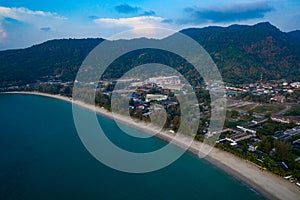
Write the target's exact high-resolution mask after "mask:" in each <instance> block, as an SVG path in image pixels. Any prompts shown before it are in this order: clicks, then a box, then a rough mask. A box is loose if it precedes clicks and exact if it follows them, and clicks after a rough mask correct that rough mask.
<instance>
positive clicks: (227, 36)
mask: <svg viewBox="0 0 300 200" xmlns="http://www.w3.org/2000/svg"><path fill="white" fill-rule="evenodd" d="M182 32H183V33H185V34H187V35H189V36H190V37H192V38H194V39H195V40H197V41H198V42H199V43H200V44H201V45H203V47H204V48H205V49H206V50H207V51H208V52H209V54H210V55H211V57H212V58H213V60H214V61H215V62H216V64H217V66H218V67H219V69H220V70H221V72H222V76H223V78H224V79H225V80H227V81H230V82H234V81H236V82H253V81H255V80H259V79H260V75H261V73H263V78H264V79H266V80H268V79H282V78H283V79H288V80H297V79H298V80H299V77H300V31H293V32H290V33H284V32H281V31H280V30H279V29H278V28H276V27H275V26H273V25H271V24H270V23H268V22H265V23H259V24H256V25H254V26H242V25H232V26H229V27H227V28H222V27H208V28H203V29H186V30H183V31H182Z"/></svg>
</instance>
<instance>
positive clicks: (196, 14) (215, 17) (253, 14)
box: [181, 1, 273, 24]
mask: <svg viewBox="0 0 300 200" xmlns="http://www.w3.org/2000/svg"><path fill="white" fill-rule="evenodd" d="M272 10H273V8H272V7H271V6H269V5H268V3H267V2H266V1H257V2H251V3H238V4H233V5H230V6H222V7H206V8H199V7H188V8H185V12H186V13H188V15H189V16H188V18H186V19H183V20H181V22H182V23H192V24H196V23H205V22H214V23H219V22H235V21H243V20H250V19H259V18H263V17H264V16H265V14H266V13H267V12H270V11H272Z"/></svg>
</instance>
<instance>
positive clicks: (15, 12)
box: [0, 6, 66, 21]
mask: <svg viewBox="0 0 300 200" xmlns="http://www.w3.org/2000/svg"><path fill="white" fill-rule="evenodd" d="M4 17H5V18H11V19H15V20H19V21H31V20H30V19H32V17H51V18H54V19H66V18H64V17H62V16H59V15H58V14H57V13H52V12H44V11H40V10H38V11H33V10H29V9H27V8H22V7H21V8H15V7H12V8H9V7H2V6H0V18H4Z"/></svg>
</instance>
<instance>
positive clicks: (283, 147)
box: [274, 140, 292, 160]
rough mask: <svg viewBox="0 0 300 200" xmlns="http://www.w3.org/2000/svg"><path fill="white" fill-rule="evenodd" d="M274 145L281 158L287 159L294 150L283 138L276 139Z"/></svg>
mask: <svg viewBox="0 0 300 200" xmlns="http://www.w3.org/2000/svg"><path fill="white" fill-rule="evenodd" d="M274 146H275V153H276V155H277V156H278V158H279V159H280V160H283V159H286V158H287V157H288V155H289V153H290V152H291V150H292V147H291V145H290V144H289V143H287V142H285V141H282V140H275V142H274Z"/></svg>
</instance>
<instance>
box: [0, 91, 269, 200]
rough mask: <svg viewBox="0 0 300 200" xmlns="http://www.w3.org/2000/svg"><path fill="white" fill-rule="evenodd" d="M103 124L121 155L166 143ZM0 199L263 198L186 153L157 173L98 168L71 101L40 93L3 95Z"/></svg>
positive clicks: (106, 121)
mask: <svg viewBox="0 0 300 200" xmlns="http://www.w3.org/2000/svg"><path fill="white" fill-rule="evenodd" d="M82 112H90V111H88V110H85V109H82ZM98 121H99V123H100V124H101V126H102V128H103V130H108V131H107V132H109V133H108V137H109V139H110V140H111V141H113V142H114V143H115V144H116V145H118V146H120V147H121V148H123V149H127V150H129V151H133V152H147V151H151V150H155V149H159V148H162V147H163V146H164V145H166V142H165V141H162V140H160V139H158V138H156V137H150V138H147V139H139V140H137V139H134V138H133V137H131V136H128V135H127V134H124V133H123V132H122V131H121V129H120V128H119V127H118V126H117V125H116V124H115V122H114V121H113V120H111V119H109V118H106V117H103V116H100V115H99V116H98ZM128 129H131V130H132V131H135V134H141V135H143V134H145V133H143V132H141V131H140V130H135V129H134V128H132V127H128ZM174 148H177V147H174ZM0 199H1V200H2V199H3V200H9V199H22V200H27V199H28V200H35V199H39V200H40V199H43V200H46V199H51V200H53V199H56V200H59V199H64V200H66V199H72V200H77V199H87V200H89V199H95V200H100V199H103V200H110V199H112V200H114V199H122V200H123V199H124V200H127V199H128V200H135V199H138V200H140V199H143V200H148V199H149V200H150V199H151V200H152V199H155V200H158V199H160V200H162V199H167V200H171V199H172V200H176V199H180V200H181V199H184V200H189V199H204V200H214V199H230V200H239V199H243V200H247V199H249V200H250V199H251V200H256V199H265V198H264V197H263V196H262V195H260V194H259V193H258V192H256V191H255V190H253V189H252V188H250V187H248V186H247V185H245V184H244V183H242V182H240V181H238V180H236V179H235V178H233V177H231V176H229V175H228V174H226V173H225V172H224V171H222V170H220V169H218V168H217V167H215V166H213V165H212V164H210V163H208V162H207V161H205V160H203V159H199V158H197V157H196V156H195V155H193V154H191V153H188V152H187V153H184V154H183V155H182V156H181V157H180V158H179V159H178V160H177V161H175V162H173V163H172V164H170V165H169V166H167V167H165V168H163V169H160V170H157V171H154V172H148V173H138V174H134V173H127V172H121V171H117V170H115V169H112V168H110V167H108V166H106V165H104V164H102V163H101V162H99V161H98V160H97V159H95V158H94V157H93V156H92V155H91V154H90V153H89V152H88V151H87V149H86V148H85V147H84V145H83V144H82V142H81V140H80V139H79V136H78V134H77V131H76V127H75V125H74V121H73V115H72V105H71V104H70V103H68V102H65V101H62V100H58V99H53V98H48V97H42V96H35V95H25V94H0Z"/></svg>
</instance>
